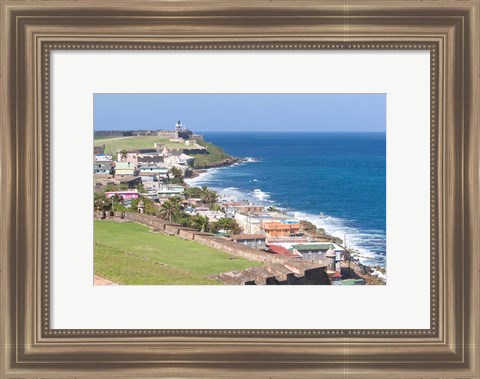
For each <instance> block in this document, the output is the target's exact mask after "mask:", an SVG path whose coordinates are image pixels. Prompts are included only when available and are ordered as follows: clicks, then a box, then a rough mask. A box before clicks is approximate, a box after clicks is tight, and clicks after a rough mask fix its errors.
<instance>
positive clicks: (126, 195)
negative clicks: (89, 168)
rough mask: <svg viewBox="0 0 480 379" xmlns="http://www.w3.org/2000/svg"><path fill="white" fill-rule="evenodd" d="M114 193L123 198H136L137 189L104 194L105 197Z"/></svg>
mask: <svg viewBox="0 0 480 379" xmlns="http://www.w3.org/2000/svg"><path fill="white" fill-rule="evenodd" d="M115 195H117V196H119V197H121V198H123V199H124V200H129V199H138V196H139V194H138V191H137V190H129V191H114V192H105V196H106V197H107V199H109V198H111V197H112V196H115Z"/></svg>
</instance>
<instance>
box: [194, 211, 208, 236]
mask: <svg viewBox="0 0 480 379" xmlns="http://www.w3.org/2000/svg"><path fill="white" fill-rule="evenodd" d="M189 226H190V227H191V228H193V229H196V230H198V231H200V232H206V231H208V230H209V226H210V222H209V221H208V217H205V216H200V215H196V216H192V217H190V225H189Z"/></svg>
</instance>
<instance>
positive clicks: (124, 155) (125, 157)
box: [120, 149, 128, 161]
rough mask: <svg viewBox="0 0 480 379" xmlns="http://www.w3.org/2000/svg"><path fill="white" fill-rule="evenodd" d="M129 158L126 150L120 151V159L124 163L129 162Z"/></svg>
mask: <svg viewBox="0 0 480 379" xmlns="http://www.w3.org/2000/svg"><path fill="white" fill-rule="evenodd" d="M127 157H128V151H127V150H125V149H122V150H120V159H121V160H122V161H125V160H127Z"/></svg>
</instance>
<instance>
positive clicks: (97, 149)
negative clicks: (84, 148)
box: [93, 146, 105, 155]
mask: <svg viewBox="0 0 480 379" xmlns="http://www.w3.org/2000/svg"><path fill="white" fill-rule="evenodd" d="M104 153H105V147H104V146H94V147H93V155H97V154H104Z"/></svg>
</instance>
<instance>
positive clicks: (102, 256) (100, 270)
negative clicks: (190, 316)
mask: <svg viewBox="0 0 480 379" xmlns="http://www.w3.org/2000/svg"><path fill="white" fill-rule="evenodd" d="M94 251H95V275H98V276H101V277H102V278H106V279H109V280H111V281H113V282H115V283H118V284H156V285H160V284H176V285H179V284H212V285H218V284H221V282H220V281H217V280H213V279H207V278H203V277H201V276H199V275H195V274H191V273H188V272H185V271H181V270H178V269H176V268H172V267H165V266H162V265H159V264H157V263H154V262H152V261H147V260H145V259H143V258H141V257H138V256H135V255H131V254H127V253H126V252H124V251H121V250H117V249H114V248H112V247H109V246H105V245H100V244H95V249H94Z"/></svg>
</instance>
